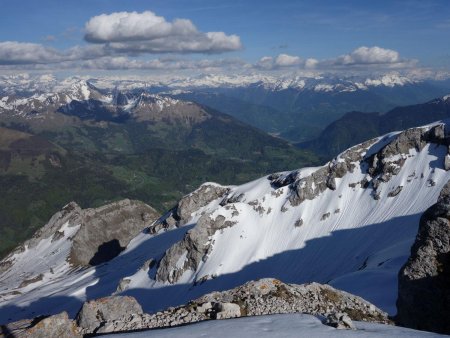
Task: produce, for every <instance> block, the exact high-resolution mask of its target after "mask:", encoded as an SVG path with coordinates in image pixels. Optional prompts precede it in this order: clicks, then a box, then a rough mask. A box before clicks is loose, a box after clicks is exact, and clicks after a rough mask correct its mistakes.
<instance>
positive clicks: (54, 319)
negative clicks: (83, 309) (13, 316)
mask: <svg viewBox="0 0 450 338" xmlns="http://www.w3.org/2000/svg"><path fill="white" fill-rule="evenodd" d="M28 324H30V326H28V327H26V328H24V327H22V328H21V329H19V330H18V329H17V326H16V323H12V324H8V325H7V326H8V331H9V332H10V335H11V337H23V338H49V337H58V338H81V337H82V335H81V333H80V331H79V329H78V327H77V326H76V324H75V322H74V321H72V320H70V319H69V315H68V314H67V312H62V313H59V314H56V315H53V316H50V317H47V318H44V319H41V320H38V321H37V323H36V320H34V321H31V322H29V323H28ZM5 336H6V337H8V335H7V334H5Z"/></svg>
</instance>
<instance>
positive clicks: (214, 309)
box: [77, 278, 390, 334]
mask: <svg viewBox="0 0 450 338" xmlns="http://www.w3.org/2000/svg"><path fill="white" fill-rule="evenodd" d="M279 313H307V314H312V315H318V316H322V317H323V318H326V317H330V320H329V321H331V318H332V317H333V315H334V317H336V321H338V322H340V323H343V322H347V323H351V321H352V320H358V321H368V322H376V323H384V324H389V323H390V320H389V319H388V316H387V314H386V313H384V312H383V311H381V310H380V309H378V308H376V307H375V306H374V305H373V304H370V303H369V302H367V301H365V300H363V299H362V298H360V297H357V296H354V295H351V294H349V293H346V292H343V291H340V290H336V289H334V288H332V287H330V286H328V285H321V284H318V283H310V284H303V285H296V284H285V283H283V282H281V281H279V280H276V279H271V278H267V279H262V280H258V281H250V282H248V283H246V284H244V285H242V286H239V287H237V288H234V289H232V290H227V291H222V292H213V293H210V294H206V295H204V296H202V297H200V298H198V299H196V300H193V301H191V302H189V303H188V304H186V305H183V306H179V307H175V308H169V309H167V310H164V311H160V312H157V313H154V314H145V313H143V312H142V309H141V308H140V306H139V305H138V304H137V303H136V301H135V300H134V299H132V298H131V297H108V298H102V299H98V300H94V301H90V302H87V303H85V304H84V305H83V307H82V309H81V311H80V312H79V313H78V315H77V324H78V326H79V332H82V333H83V334H87V333H107V332H121V331H134V330H143V329H150V328H162V327H170V326H178V325H182V324H189V323H193V322H198V321H203V320H211V319H227V318H236V317H245V316H259V315H267V314H279ZM324 321H325V322H326V320H324ZM334 322H335V321H333V323H334ZM330 325H334V324H330ZM344 325H345V324H344ZM350 326H351V325H349V328H350Z"/></svg>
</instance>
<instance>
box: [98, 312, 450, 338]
mask: <svg viewBox="0 0 450 338" xmlns="http://www.w3.org/2000/svg"><path fill="white" fill-rule="evenodd" d="M354 324H355V326H356V330H337V329H335V328H332V327H330V326H326V325H323V324H322V322H321V321H320V319H319V318H317V317H314V316H311V315H305V314H284V315H270V316H259V317H247V318H239V319H227V320H215V321H206V322H201V323H196V324H190V325H186V326H181V327H175V328H167V329H160V330H151V331H143V332H136V333H124V334H114V335H106V336H105V337H111V338H128V337H129V338H141V337H142V338H144V337H154V338H162V337H172V338H178V337H179V338H199V337H224V338H225V337H230V338H237V337H246V338H265V337H267V338H273V337H277V338H284V337H285V338H288V337H302V338H329V337H337V338H347V337H348V338H351V337H357V338H375V337H377V338H378V337H396V338H400V337H405V338H414V337H424V338H425V337H430V338H431V337H448V336H445V335H439V334H436V333H430V332H424V331H417V330H411V329H405V328H403V327H398V326H390V325H382V324H373V323H364V322H354Z"/></svg>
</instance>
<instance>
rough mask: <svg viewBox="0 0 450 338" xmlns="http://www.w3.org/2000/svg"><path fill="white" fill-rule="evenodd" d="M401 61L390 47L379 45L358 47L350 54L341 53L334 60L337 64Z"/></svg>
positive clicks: (393, 62)
mask: <svg viewBox="0 0 450 338" xmlns="http://www.w3.org/2000/svg"><path fill="white" fill-rule="evenodd" d="M399 62H401V59H400V54H399V53H398V52H397V51H395V50H392V49H385V48H381V47H377V46H375V47H365V46H363V47H359V48H357V49H355V50H354V51H353V52H351V53H350V54H345V55H341V56H340V57H338V58H337V59H336V60H335V64H338V65H371V64H395V63H399Z"/></svg>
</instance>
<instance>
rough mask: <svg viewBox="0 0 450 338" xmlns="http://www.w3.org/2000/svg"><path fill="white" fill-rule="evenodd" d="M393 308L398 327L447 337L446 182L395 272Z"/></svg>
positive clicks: (449, 251)
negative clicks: (395, 306) (397, 281)
mask: <svg viewBox="0 0 450 338" xmlns="http://www.w3.org/2000/svg"><path fill="white" fill-rule="evenodd" d="M397 309H398V314H397V321H398V323H399V324H400V325H404V326H407V327H410V328H413V329H419V330H426V331H434V332H438V333H446V334H450V320H449V319H450V181H449V182H448V183H447V184H446V186H444V188H443V189H442V191H441V195H440V198H439V200H438V202H437V203H436V204H434V205H433V206H431V207H430V208H429V209H428V210H427V211H425V213H424V214H423V215H422V217H421V219H420V227H419V232H418V234H417V237H416V240H415V242H414V245H413V247H412V248H411V256H410V258H409V259H408V262H407V263H406V264H405V266H404V267H403V268H402V269H401V270H400V273H399V295H398V300H397Z"/></svg>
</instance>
